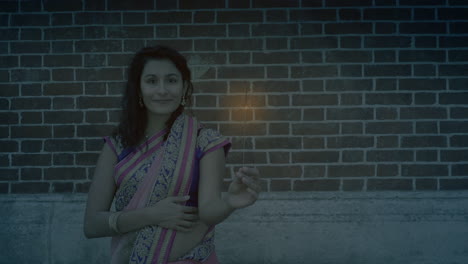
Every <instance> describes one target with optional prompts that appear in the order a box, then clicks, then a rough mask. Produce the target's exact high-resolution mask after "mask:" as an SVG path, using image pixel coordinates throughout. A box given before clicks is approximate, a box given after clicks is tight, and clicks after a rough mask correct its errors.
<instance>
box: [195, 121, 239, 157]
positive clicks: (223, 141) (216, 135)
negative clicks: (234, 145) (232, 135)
mask: <svg viewBox="0 0 468 264" xmlns="http://www.w3.org/2000/svg"><path fill="white" fill-rule="evenodd" d="M230 144H231V142H230V141H229V139H228V138H227V137H225V136H223V135H222V134H221V133H220V132H219V131H218V130H216V129H213V128H209V127H205V126H201V127H199V129H198V137H197V147H198V148H199V149H200V150H202V151H207V150H209V149H211V148H213V147H216V146H219V147H220V146H225V145H229V146H230Z"/></svg>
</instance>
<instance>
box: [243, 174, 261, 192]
mask: <svg viewBox="0 0 468 264" xmlns="http://www.w3.org/2000/svg"><path fill="white" fill-rule="evenodd" d="M242 182H243V183H244V184H245V185H247V187H248V188H250V189H252V190H254V191H255V192H260V191H261V187H260V181H259V180H258V179H255V178H252V177H248V176H245V177H243V178H242Z"/></svg>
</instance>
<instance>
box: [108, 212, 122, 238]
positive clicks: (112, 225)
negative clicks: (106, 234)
mask: <svg viewBox="0 0 468 264" xmlns="http://www.w3.org/2000/svg"><path fill="white" fill-rule="evenodd" d="M121 214H122V211H119V212H115V213H112V214H111V215H110V216H109V228H110V229H111V230H112V231H114V232H115V233H117V234H119V235H122V232H120V230H119V228H118V227H117V220H119V216H120V215H121Z"/></svg>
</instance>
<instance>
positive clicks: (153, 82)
mask: <svg viewBox="0 0 468 264" xmlns="http://www.w3.org/2000/svg"><path fill="white" fill-rule="evenodd" d="M148 83H151V84H155V83H156V80H155V79H148Z"/></svg>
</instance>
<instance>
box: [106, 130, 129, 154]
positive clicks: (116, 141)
mask: <svg viewBox="0 0 468 264" xmlns="http://www.w3.org/2000/svg"><path fill="white" fill-rule="evenodd" d="M103 139H104V142H105V143H106V144H108V145H109V147H110V148H111V149H112V151H113V152H114V154H115V155H116V156H119V155H120V153H121V152H122V151H123V149H124V147H123V143H122V137H121V136H120V135H115V134H113V135H110V136H105V137H104V138H103Z"/></svg>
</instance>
